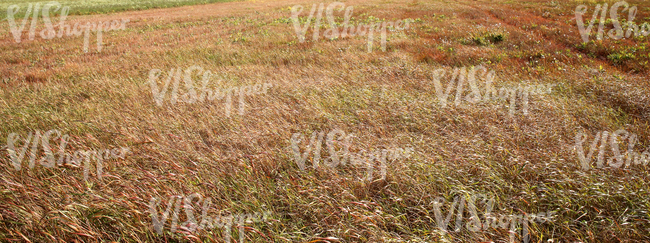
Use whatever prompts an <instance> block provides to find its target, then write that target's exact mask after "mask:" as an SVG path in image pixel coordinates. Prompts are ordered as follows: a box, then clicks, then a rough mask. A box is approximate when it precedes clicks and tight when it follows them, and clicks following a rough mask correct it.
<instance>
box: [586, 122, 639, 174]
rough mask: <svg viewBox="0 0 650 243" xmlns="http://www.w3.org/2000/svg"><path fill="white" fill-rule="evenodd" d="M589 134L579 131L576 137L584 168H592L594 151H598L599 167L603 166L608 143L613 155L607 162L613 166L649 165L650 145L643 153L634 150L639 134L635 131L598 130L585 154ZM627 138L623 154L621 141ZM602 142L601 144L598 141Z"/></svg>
mask: <svg viewBox="0 0 650 243" xmlns="http://www.w3.org/2000/svg"><path fill="white" fill-rule="evenodd" d="M588 137H589V135H587V134H585V133H583V132H579V133H578V134H576V138H575V142H576V145H575V151H576V154H577V156H578V161H579V162H580V166H581V168H582V169H583V170H589V169H590V168H591V159H592V157H593V155H594V152H596V151H598V155H597V156H596V166H597V167H598V168H603V165H604V162H605V160H604V159H605V153H606V152H607V145H608V144H609V147H610V150H611V155H613V156H612V157H610V158H609V159H608V160H607V164H608V165H609V166H610V167H613V168H620V167H621V166H622V165H623V164H625V167H626V168H629V167H630V165H632V164H633V163H634V165H644V166H645V165H647V164H648V162H649V161H650V147H649V148H648V149H646V150H645V151H644V152H643V153H639V152H636V151H634V147H635V146H636V143H637V142H638V141H637V136H636V134H634V133H630V132H628V131H625V130H623V129H619V130H616V131H615V132H613V133H610V132H608V131H602V132H597V133H596V135H595V136H594V140H593V141H592V142H591V145H589V143H587V144H588V146H589V153H587V155H585V150H584V146H583V144H584V143H585V142H586V141H587V138H588ZM625 140H627V141H628V142H627V151H626V152H625V154H621V147H620V145H621V144H620V142H623V141H625ZM599 142H600V146H598V143H599ZM624 148H625V147H624Z"/></svg>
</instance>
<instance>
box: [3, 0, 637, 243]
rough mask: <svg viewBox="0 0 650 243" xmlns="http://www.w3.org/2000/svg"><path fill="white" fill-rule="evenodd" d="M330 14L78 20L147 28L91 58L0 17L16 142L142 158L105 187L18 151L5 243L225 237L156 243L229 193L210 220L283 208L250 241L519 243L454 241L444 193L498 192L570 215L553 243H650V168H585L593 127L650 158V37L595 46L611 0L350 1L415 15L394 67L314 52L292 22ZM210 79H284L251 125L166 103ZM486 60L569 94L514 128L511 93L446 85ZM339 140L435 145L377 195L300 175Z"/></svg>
mask: <svg viewBox="0 0 650 243" xmlns="http://www.w3.org/2000/svg"><path fill="white" fill-rule="evenodd" d="M313 3H320V2H314V1H308V0H306V1H298V0H288V1H244V2H227V3H216V4H206V5H199V6H183V7H178V8H169V9H150V10H143V11H129V12H119V13H112V14H108V15H84V16H72V17H71V18H70V19H69V21H70V23H71V24H72V23H75V22H88V21H90V22H92V21H100V20H111V19H130V22H129V23H128V24H127V25H126V29H125V30H115V31H109V32H106V33H104V35H103V43H104V45H103V49H102V51H101V52H98V51H97V50H96V48H95V47H94V45H95V41H96V37H95V34H92V35H91V38H90V46H91V48H90V52H88V53H84V52H83V48H82V46H83V37H75V36H69V37H68V36H64V37H63V38H54V39H50V40H44V39H42V38H40V37H36V38H35V39H34V40H31V41H30V40H27V37H26V36H27V30H25V33H23V39H24V40H23V41H22V42H21V43H16V42H15V41H14V38H13V37H12V33H11V32H10V28H9V26H8V24H7V21H3V22H2V23H0V50H1V51H0V77H1V78H2V80H1V82H0V117H2V118H3V121H2V123H1V125H0V138H3V139H4V138H8V137H9V134H10V133H17V134H20V135H21V138H24V137H25V136H27V135H28V134H29V133H30V132H34V131H35V130H40V131H47V130H50V129H58V130H60V131H61V132H62V133H64V134H68V135H69V136H70V145H69V148H68V149H67V151H76V150H88V149H105V148H115V147H128V148H130V149H131V153H130V154H128V155H127V156H126V157H125V158H123V159H119V158H118V159H110V160H105V161H104V165H103V167H104V168H103V175H102V177H101V178H97V176H96V172H95V170H94V169H93V170H91V171H90V177H89V179H88V180H84V175H83V168H81V167H75V166H56V167H54V168H46V167H44V166H41V165H37V166H35V167H34V168H33V169H27V168H24V167H26V165H24V167H23V169H22V170H20V171H16V170H15V169H14V168H13V166H12V165H11V161H10V159H9V155H8V151H7V148H8V145H6V144H4V143H2V144H1V146H0V160H1V162H2V163H1V166H0V180H1V181H2V182H1V183H0V198H1V199H0V239H1V240H2V241H10V240H17V241H32V242H49V241H52V242H96V241H124V242H132V241H133V242H136V241H138V242H145V241H149V242H153V241H155V242H175V241H217V242H222V241H224V240H223V239H224V234H225V233H224V232H223V231H222V230H219V229H215V230H198V231H194V232H183V231H181V232H176V233H171V232H170V230H169V224H170V221H171V220H168V221H167V225H165V231H164V233H163V234H157V233H156V232H155V231H154V229H153V226H152V219H151V215H150V212H149V203H150V200H151V198H152V197H154V198H158V199H161V200H162V201H163V202H162V203H161V205H160V208H159V210H164V208H163V205H165V204H166V203H167V201H168V200H169V198H170V196H173V195H186V196H187V195H190V194H193V193H199V194H201V195H202V196H203V197H205V198H211V200H212V203H213V206H212V207H211V208H210V211H209V214H210V215H217V214H218V213H220V212H225V211H228V212H233V213H246V212H250V213H254V212H262V211H267V210H268V211H270V212H271V216H270V217H271V219H270V220H267V221H265V222H263V223H255V224H249V225H247V226H246V228H245V237H246V242H327V241H331V242H333V241H335V240H334V239H333V238H336V239H338V240H339V241H341V242H479V241H488V242H489V241H494V242H507V241H508V240H509V237H510V234H509V233H508V230H505V229H501V228H488V229H485V230H480V231H477V232H472V231H469V230H467V228H463V229H462V230H459V231H457V232H452V231H450V232H449V233H448V234H444V233H442V232H441V231H440V230H439V229H438V225H437V224H436V214H435V207H434V203H433V202H434V200H435V199H436V198H438V197H444V198H446V199H447V202H448V204H445V205H446V206H444V207H443V208H444V211H443V213H444V214H445V216H446V215H447V212H448V211H449V210H448V208H447V206H448V205H449V204H451V202H452V201H453V198H454V196H458V195H462V196H465V197H469V196H470V195H473V194H478V193H481V194H485V195H489V196H490V197H492V198H494V199H495V206H494V210H493V212H494V213H495V214H499V215H503V214H522V213H524V212H526V213H538V212H547V211H555V212H556V214H555V217H553V218H552V219H551V220H550V221H549V222H547V223H543V224H533V225H531V226H530V229H529V231H530V232H531V233H530V237H531V242H547V240H551V239H552V240H553V242H576V241H583V242H647V241H649V240H650V238H649V237H648V235H650V223H649V222H650V221H649V220H650V215H649V213H648V207H649V206H650V199H649V198H650V197H649V196H650V195H649V192H650V185H648V183H647V182H648V180H649V179H650V174H649V173H648V169H649V168H650V167H649V166H648V165H632V166H629V167H625V168H610V167H605V168H596V166H595V163H594V164H592V165H591V166H592V167H593V168H591V169H590V170H587V171H584V170H581V167H580V164H579V161H578V159H577V156H576V152H575V151H574V149H573V146H574V145H575V137H576V134H578V133H579V132H584V133H586V134H589V136H590V137H589V139H588V140H587V142H585V148H586V147H587V146H588V145H587V144H590V143H591V141H592V140H593V137H594V135H595V134H596V133H597V132H602V131H609V132H613V131H616V130H618V129H626V130H627V131H628V132H630V133H634V134H636V135H637V138H638V140H639V142H638V144H637V145H636V147H635V149H636V150H637V151H639V152H641V151H644V150H646V149H647V148H648V147H650V139H649V138H650V127H649V125H650V124H649V120H650V106H649V105H648V104H649V103H648V102H649V101H650V98H649V96H648V94H650V80H649V79H648V77H649V75H650V70H649V65H648V61H649V60H650V50H649V49H648V44H649V39H648V37H637V38H626V39H622V40H611V39H606V40H603V41H590V42H588V43H585V44H582V40H581V38H580V35H579V34H578V27H577V26H576V21H575V19H574V18H575V15H574V11H575V9H576V6H577V5H580V4H587V5H588V6H589V12H588V13H587V14H586V15H585V18H589V19H590V18H591V13H592V11H593V9H594V8H595V4H596V2H582V1H541V0H526V1H501V0H497V1H492V0H490V1H465V0H461V1H419V0H406V1H402V0H390V1H384V0H381V1H380V0H370V1H360V0H349V1H346V2H345V4H346V6H353V7H354V11H353V17H354V21H356V22H371V21H376V19H385V20H386V21H389V20H399V19H412V20H413V23H411V24H410V28H409V29H407V30H404V31H390V32H389V34H388V37H387V39H388V43H387V48H386V49H387V50H386V51H385V52H384V51H381V49H380V48H379V44H378V42H377V41H375V45H374V50H373V51H372V52H370V53H368V52H367V49H366V47H367V41H366V40H367V38H366V37H359V36H357V37H348V38H335V39H327V38H321V39H320V40H317V41H314V40H312V39H311V38H307V41H306V42H305V43H300V42H299V41H298V38H297V36H296V32H295V30H294V26H293V23H292V22H291V19H290V18H289V17H290V16H291V10H290V8H291V7H292V6H294V5H296V4H300V5H302V6H304V7H305V10H304V11H303V15H302V16H304V14H305V12H308V11H309V10H310V9H311V6H312V4H313ZM327 3H329V2H326V4H327ZM609 3H610V5H611V4H612V3H614V2H611V1H610V2H609ZM628 3H630V4H631V5H635V6H637V7H638V13H637V16H636V22H637V23H641V22H650V21H649V20H648V17H649V16H650V4H649V3H648V2H647V1H628ZM2 4H4V5H6V4H5V3H4V2H3V3H2ZM93 6H99V5H93ZM139 6H149V5H139ZM111 8H112V9H113V10H116V11H117V10H121V9H120V7H115V8H113V7H111ZM147 8H148V7H147ZM79 9H84V7H79ZM88 9H100V8H95V7H89V8H88ZM101 9H103V7H102V8H101ZM89 11H90V12H93V11H95V10H92V11H91V10H89ZM101 12H112V10H110V11H104V10H101ZM336 14H337V16H341V15H342V13H341V12H337V13H336ZM28 28H29V27H26V29H28ZM39 29H40V28H39ZM325 29H326V28H323V29H322V31H324V30H325ZM595 29H597V27H595ZM609 29H611V27H608V28H607V29H606V30H609ZM322 31H321V32H322ZM593 32H595V31H593ZM311 34H312V29H311V28H310V29H309V31H308V32H307V35H306V36H308V37H309V36H311ZM377 39H378V38H377ZM591 39H592V40H593V39H595V37H594V36H593V35H592V36H591ZM193 65H199V66H201V67H203V68H204V69H207V70H211V71H212V72H213V73H215V75H216V76H218V77H219V79H220V80H221V81H219V82H216V81H215V83H210V84H209V85H210V86H211V87H232V86H240V85H249V84H259V83H264V82H268V83H272V84H273V85H274V86H273V87H272V88H271V89H269V91H268V92H267V94H262V95H256V96H252V97H247V98H246V100H245V101H246V113H245V114H244V115H240V114H239V113H237V112H233V114H231V116H230V117H227V116H226V115H225V113H224V107H223V104H222V103H221V102H198V103H195V104H186V103H177V104H175V105H172V104H170V103H169V102H167V103H165V105H163V106H162V107H160V106H157V105H156V103H155V101H154V99H153V95H152V91H151V87H150V85H149V83H148V76H149V72H150V70H151V69H161V70H163V71H165V72H166V71H167V70H170V69H172V68H181V69H186V68H188V67H190V66H193ZM473 65H483V66H485V67H486V68H487V69H488V70H492V71H494V72H495V73H496V76H497V78H496V79H495V81H494V86H496V87H514V86H517V85H519V84H522V83H523V82H524V80H526V82H527V83H528V84H548V85H555V86H554V88H552V91H551V92H550V93H549V94H545V95H540V96H531V98H530V103H529V108H528V109H529V114H528V115H527V116H525V115H523V114H521V113H520V112H519V111H518V112H517V113H516V114H515V115H514V117H510V116H509V115H508V105H509V103H508V102H506V101H503V100H492V101H489V102H479V103H477V104H466V105H464V106H456V105H453V104H451V105H449V104H448V105H447V106H446V107H442V106H441V104H440V103H439V102H438V97H437V95H436V92H435V85H434V82H433V79H432V76H433V73H434V71H435V70H437V69H439V68H443V69H445V70H447V71H448V72H451V71H452V69H453V68H454V67H464V66H465V67H470V66H473ZM197 80H198V78H197ZM442 82H443V85H444V86H445V87H447V83H448V82H449V78H448V77H447V78H445V79H443V80H442ZM481 85H482V84H481ZM481 91H482V92H483V89H481ZM452 92H455V91H452ZM465 92H468V90H467V89H466V90H465ZM452 94H455V93H452ZM452 96H453V95H452ZM235 111H236V109H235ZM333 129H341V130H343V131H345V132H346V134H354V135H355V138H354V139H353V140H352V145H351V147H350V150H352V151H355V152H357V151H361V150H362V149H366V150H368V149H369V148H385V147H400V148H405V147H412V148H413V149H414V151H415V152H414V154H413V156H411V157H410V158H408V159H402V160H394V161H390V163H388V168H387V170H386V173H387V175H386V178H385V179H381V178H377V177H374V179H373V180H371V181H364V180H363V179H362V177H363V176H364V170H361V169H358V168H355V167H352V166H340V167H337V168H334V169H331V168H326V167H322V166H321V168H320V169H313V168H311V167H309V168H308V169H306V170H305V171H302V170H300V169H299V167H298V165H297V163H296V161H295V160H294V155H293V153H292V150H291V137H292V134H294V133H301V134H304V135H305V136H306V138H307V139H308V138H309V135H310V134H311V133H312V132H314V131H325V133H326V134H327V132H328V131H331V130H333ZM303 140H304V139H303ZM52 141H53V142H52V143H55V142H54V140H52ZM300 146H301V149H304V148H305V147H306V143H304V142H303V143H302V144H301V145H300ZM323 146H324V145H323ZM324 148H326V147H324ZM37 153H38V154H39V158H40V155H42V154H43V153H44V151H43V150H42V149H39V150H38V152H37ZM323 153H324V154H327V153H325V152H323ZM593 157H594V159H593V160H595V157H596V154H594V155H593ZM609 157H611V151H609V150H607V152H606V153H605V158H609ZM308 161H311V159H310V160H308ZM37 163H38V162H37ZM310 163H311V162H308V164H310ZM195 206H196V207H195V208H197V210H195V216H198V214H200V210H198V208H200V206H199V205H198V203H197V205H195ZM480 207H481V209H480V210H483V205H481V206H480ZM181 215H185V214H181ZM464 216H465V217H464V219H463V220H464V221H463V225H465V222H466V221H467V220H468V218H469V217H470V214H469V213H468V212H467V211H466V212H465V215H464ZM184 217H185V216H181V221H180V222H183V221H185V220H184V219H185V218H184ZM456 218H457V217H456V216H454V217H452V220H451V222H452V223H450V225H454V224H453V222H454V221H455V219H456ZM454 226H455V225H454ZM232 236H233V237H238V231H237V230H233V232H232ZM328 237H333V238H328ZM516 239H517V240H521V235H519V234H518V235H517V236H516Z"/></svg>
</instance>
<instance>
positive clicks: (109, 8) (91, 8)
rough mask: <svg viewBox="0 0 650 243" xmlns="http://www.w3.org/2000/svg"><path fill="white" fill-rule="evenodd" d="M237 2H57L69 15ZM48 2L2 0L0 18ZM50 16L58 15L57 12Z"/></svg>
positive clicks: (119, 0) (21, 13) (22, 13)
mask: <svg viewBox="0 0 650 243" xmlns="http://www.w3.org/2000/svg"><path fill="white" fill-rule="evenodd" d="M232 1H238V0H58V1H55V2H58V3H60V4H61V6H62V7H65V6H67V7H70V13H69V14H70V15H87V14H104V13H115V12H122V11H134V10H144V9H152V8H171V7H178V6H186V5H197V4H207V3H219V2H232ZM49 2H53V1H43V0H21V1H16V0H2V1H0V10H1V11H0V18H2V19H4V18H6V17H7V9H8V8H9V6H11V5H18V6H19V7H20V11H19V12H18V13H16V15H14V16H15V17H24V16H25V11H26V9H27V7H28V6H29V4H30V3H31V4H33V5H36V3H40V4H41V7H42V6H43V5H45V4H47V3H49ZM52 15H59V12H56V13H53V14H52Z"/></svg>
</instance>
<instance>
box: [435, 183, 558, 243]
mask: <svg viewBox="0 0 650 243" xmlns="http://www.w3.org/2000/svg"><path fill="white" fill-rule="evenodd" d="M479 198H482V199H483V200H482V201H481V204H483V205H485V213H484V214H483V219H484V221H483V223H482V222H481V217H479V213H478V212H479V211H478V208H477V203H476V202H477V199H479ZM445 202H447V200H446V199H445V198H443V197H438V198H436V199H435V201H434V202H433V211H434V214H435V217H436V223H437V225H438V228H439V229H440V230H441V231H442V232H444V233H448V232H449V231H448V225H449V222H451V218H452V216H453V215H454V210H455V208H457V211H458V213H457V215H456V227H455V228H454V231H456V232H458V231H460V230H461V229H462V227H463V216H464V215H466V214H469V215H470V218H469V221H468V222H466V223H465V227H466V228H467V230H469V231H471V232H478V231H481V230H489V229H497V228H502V229H505V230H509V232H510V242H514V238H515V234H516V233H517V231H518V230H517V229H518V228H519V227H518V225H521V231H519V232H520V234H519V235H521V236H522V238H523V242H525V243H527V242H529V240H530V239H529V238H530V235H529V232H528V226H529V223H530V224H533V223H535V222H537V223H544V222H549V221H550V220H551V219H552V218H553V215H554V214H555V212H554V211H549V212H546V213H543V212H542V213H538V214H526V213H524V214H517V215H501V216H500V217H499V215H496V214H492V210H493V209H494V198H491V197H488V196H487V195H484V194H473V195H470V197H469V200H468V201H466V199H465V196H456V197H454V202H453V203H452V204H451V205H450V206H449V207H448V208H449V213H447V216H446V217H444V214H443V213H442V211H441V208H442V207H444V204H445ZM465 205H467V210H468V212H467V213H464V212H465Z"/></svg>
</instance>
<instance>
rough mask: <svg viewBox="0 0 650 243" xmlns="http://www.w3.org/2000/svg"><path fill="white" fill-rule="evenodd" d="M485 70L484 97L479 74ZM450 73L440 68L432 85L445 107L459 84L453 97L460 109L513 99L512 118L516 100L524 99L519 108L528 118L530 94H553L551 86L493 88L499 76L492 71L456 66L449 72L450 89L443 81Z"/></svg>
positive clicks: (510, 111)
mask: <svg viewBox="0 0 650 243" xmlns="http://www.w3.org/2000/svg"><path fill="white" fill-rule="evenodd" d="M479 71H483V74H484V76H483V79H484V80H485V86H483V87H484V90H483V94H482V92H481V89H480V88H479V87H480V86H479V85H478V83H479V77H478V76H477V73H479ZM446 73H447V71H446V70H445V69H442V68H440V69H437V70H435V71H434V72H433V85H434V89H435V92H436V96H437V97H438V103H439V104H440V106H442V107H446V106H447V104H448V101H449V99H450V95H451V93H452V92H451V91H452V89H453V88H454V84H456V94H455V97H454V103H453V104H454V105H455V106H460V105H462V104H465V103H466V102H467V103H470V104H476V103H478V102H487V101H490V100H507V99H510V105H509V110H508V115H509V116H510V117H513V116H514V115H515V111H516V107H517V97H519V98H520V99H521V104H520V105H519V107H520V109H521V110H522V113H523V114H524V115H528V98H529V96H530V95H539V94H546V93H550V92H551V89H552V86H550V85H527V86H521V85H519V87H517V88H507V87H502V88H500V89H499V90H498V91H497V89H496V88H495V87H494V86H493V85H492V82H494V79H495V78H496V75H495V73H494V71H489V72H488V70H487V69H486V68H485V67H483V66H476V67H470V68H467V67H461V68H457V67H455V68H454V69H453V71H452V72H451V73H450V75H449V76H447V77H449V78H450V81H449V82H448V83H447V87H446V88H444V87H443V85H442V84H441V82H440V80H441V79H442V78H445V77H446V76H445V75H446ZM466 85H467V86H468V88H469V93H466V92H464V90H465V87H466Z"/></svg>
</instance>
